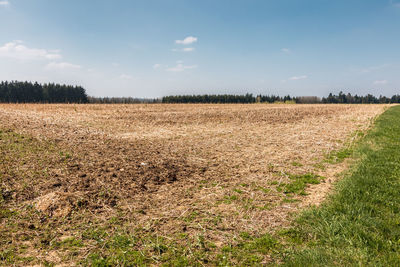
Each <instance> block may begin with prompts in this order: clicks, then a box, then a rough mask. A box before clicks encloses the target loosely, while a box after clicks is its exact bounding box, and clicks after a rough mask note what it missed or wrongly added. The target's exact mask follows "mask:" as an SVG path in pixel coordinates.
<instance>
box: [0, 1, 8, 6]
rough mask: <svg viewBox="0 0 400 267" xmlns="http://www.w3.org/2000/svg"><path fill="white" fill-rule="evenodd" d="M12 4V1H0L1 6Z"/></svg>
mask: <svg viewBox="0 0 400 267" xmlns="http://www.w3.org/2000/svg"><path fill="white" fill-rule="evenodd" d="M8 5H10V2H8V1H0V6H8Z"/></svg>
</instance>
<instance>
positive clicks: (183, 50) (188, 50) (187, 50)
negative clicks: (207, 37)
mask: <svg viewBox="0 0 400 267" xmlns="http://www.w3.org/2000/svg"><path fill="white" fill-rule="evenodd" d="M194 50H195V48H194V47H184V48H182V49H177V48H172V49H171V51H172V52H193V51H194Z"/></svg>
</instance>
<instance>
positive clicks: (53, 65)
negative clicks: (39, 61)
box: [46, 62, 82, 70]
mask: <svg viewBox="0 0 400 267" xmlns="http://www.w3.org/2000/svg"><path fill="white" fill-rule="evenodd" d="M80 68H82V66H79V65H75V64H72V63H68V62H50V63H49V64H47V65H46V69H47V70H66V69H80Z"/></svg>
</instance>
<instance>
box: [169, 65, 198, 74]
mask: <svg viewBox="0 0 400 267" xmlns="http://www.w3.org/2000/svg"><path fill="white" fill-rule="evenodd" d="M195 68H197V65H190V66H186V65H183V64H182V63H178V64H177V65H176V66H175V67H171V68H167V69H166V71H170V72H182V71H185V70H189V69H195Z"/></svg>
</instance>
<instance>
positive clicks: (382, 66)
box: [359, 64, 390, 73]
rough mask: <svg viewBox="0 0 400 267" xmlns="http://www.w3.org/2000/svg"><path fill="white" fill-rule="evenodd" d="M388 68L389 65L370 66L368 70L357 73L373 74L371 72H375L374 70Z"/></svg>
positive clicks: (364, 69)
mask: <svg viewBox="0 0 400 267" xmlns="http://www.w3.org/2000/svg"><path fill="white" fill-rule="evenodd" d="M388 66H390V65H389V64H382V65H379V66H372V67H368V68H363V69H361V70H359V71H360V72H361V73H370V72H373V71H376V70H381V69H384V68H386V67H388Z"/></svg>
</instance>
